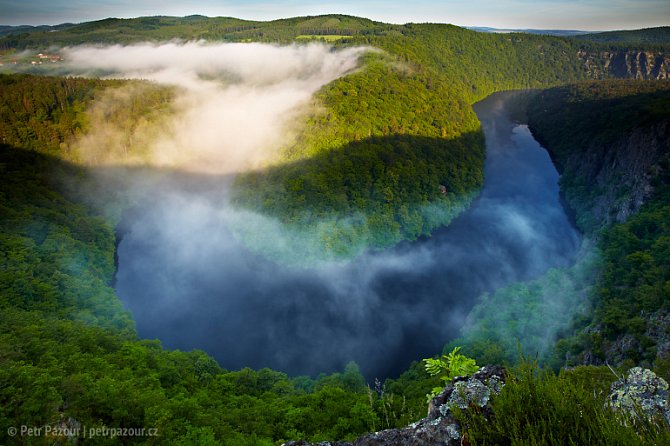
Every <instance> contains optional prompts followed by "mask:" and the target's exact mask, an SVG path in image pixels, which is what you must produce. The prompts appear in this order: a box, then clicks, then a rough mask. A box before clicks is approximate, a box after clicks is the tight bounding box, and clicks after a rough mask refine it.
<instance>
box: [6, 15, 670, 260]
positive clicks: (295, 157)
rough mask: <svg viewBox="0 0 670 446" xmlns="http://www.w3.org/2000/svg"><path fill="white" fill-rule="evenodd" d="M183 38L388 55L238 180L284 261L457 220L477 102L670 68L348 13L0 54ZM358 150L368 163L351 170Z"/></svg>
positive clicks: (16, 40)
mask: <svg viewBox="0 0 670 446" xmlns="http://www.w3.org/2000/svg"><path fill="white" fill-rule="evenodd" d="M175 38H177V39H184V40H193V39H204V40H207V41H210V42H221V41H224V42H249V41H256V42H273V43H302V42H309V41H313V40H317V41H318V40H326V41H328V42H329V43H330V44H332V45H334V46H335V47H336V48H340V47H346V46H370V47H376V48H380V49H382V50H384V52H383V53H381V54H380V53H371V54H368V55H367V56H366V57H365V58H364V60H363V63H362V69H361V70H360V71H358V72H356V73H353V74H351V75H348V76H346V77H344V78H342V79H339V80H337V81H335V82H332V83H330V84H329V85H327V86H325V87H324V88H323V89H322V90H321V91H319V92H318V93H317V95H316V97H315V99H314V101H313V103H312V105H311V108H310V109H309V110H308V113H307V119H306V120H305V121H304V123H303V127H302V129H301V131H300V132H299V134H298V135H297V137H296V139H295V143H293V144H292V145H290V146H288V147H285V148H284V150H283V153H282V156H281V157H279V159H278V160H276V161H277V162H276V164H275V165H274V166H270V167H269V168H268V169H266V170H261V171H257V172H253V173H250V174H248V175H241V176H240V177H239V178H238V180H237V187H236V190H237V192H236V194H235V200H234V201H235V203H236V205H237V206H239V207H241V208H245V209H248V210H252V211H255V212H260V213H262V214H265V215H270V216H272V217H276V218H277V219H279V220H280V221H281V222H282V224H283V225H284V227H285V228H286V230H287V231H288V233H289V234H293V235H292V236H291V237H290V238H291V239H292V240H295V241H296V242H295V243H291V244H288V245H287V244H286V243H277V244H273V241H272V240H264V241H262V242H261V243H260V245H258V243H257V242H254V241H253V238H252V237H248V236H246V235H245V234H244V228H238V229H237V230H238V231H239V232H240V236H241V237H242V238H245V239H246V240H248V242H249V243H250V245H252V247H253V248H254V249H257V250H258V251H262V252H263V253H264V254H266V255H270V256H272V257H274V258H276V259H284V260H286V259H288V258H289V257H292V258H293V259H298V260H299V261H307V262H310V261H313V260H315V259H324V258H325V259H330V258H341V257H351V256H353V255H356V254H358V253H360V252H361V251H362V250H364V249H367V248H369V247H373V248H383V247H387V246H390V245H393V244H395V243H397V242H399V241H400V240H412V239H415V238H417V237H419V236H421V235H427V234H430V233H431V231H432V230H433V229H435V228H436V227H439V226H443V225H445V224H448V223H449V222H450V221H451V219H452V218H453V217H454V216H455V215H457V214H458V213H459V212H460V211H461V210H462V209H464V208H465V207H466V206H467V205H468V203H469V201H470V200H471V199H472V198H473V197H474V196H475V195H476V193H477V191H478V189H479V187H480V186H481V182H482V174H481V172H482V166H483V149H484V146H483V139H482V138H481V132H480V131H479V128H478V127H479V123H478V121H477V118H476V116H475V115H474V113H473V112H472V109H471V107H470V105H471V104H472V103H474V102H476V101H477V100H479V99H482V98H484V97H485V96H487V95H488V94H490V93H492V92H494V91H498V90H505V89H516V88H538V87H544V86H552V85H557V84H560V83H565V82H569V81H578V80H583V79H587V78H600V77H608V76H624V77H626V76H630V77H638V76H640V77H649V78H658V77H665V76H667V74H668V71H669V70H670V66H669V65H668V64H667V63H666V56H665V55H664V54H665V53H657V54H656V53H655V56H654V58H653V59H649V62H647V63H645V64H642V65H640V64H639V63H636V64H633V65H631V64H630V63H628V62H627V61H628V60H629V59H631V60H632V59H635V60H637V59H639V57H637V56H636V55H635V54H634V53H632V52H630V51H622V52H621V53H620V56H617V57H619V58H623V62H622V63H620V61H619V59H616V58H615V59H616V60H615V63H612V58H613V57H615V56H616V54H614V53H612V52H611V51H610V52H606V51H605V47H600V46H599V45H598V44H595V43H584V42H578V41H575V40H571V39H567V38H558V37H551V36H538V35H529V34H504V35H502V34H485V33H478V32H475V31H470V30H466V29H463V28H459V27H456V26H452V25H440V24H406V25H389V24H383V23H378V22H373V21H370V20H367V19H361V18H356V17H350V16H342V15H328V16H318V17H298V18H291V19H282V20H276V21H271V22H251V21H244V20H240V19H233V18H207V17H202V16H190V17H185V18H174V17H144V18H138V19H105V20H101V21H97V22H90V23H84V24H79V25H72V26H65V25H64V26H63V27H61V28H59V29H58V31H54V32H44V31H42V30H35V31H33V32H27V33H23V34H12V35H8V36H5V37H4V38H2V39H0V48H6V50H5V55H4V58H5V60H12V58H14V57H18V58H19V65H21V59H20V57H21V56H20V55H21V54H25V53H20V52H19V50H20V49H24V48H31V49H32V51H34V52H35V53H37V52H39V51H47V49H48V48H53V47H57V46H63V45H76V44H82V43H95V44H111V43H120V44H130V43H134V42H140V41H154V42H159V41H165V40H170V39H175ZM607 48H609V47H607ZM645 57H646V56H645ZM24 65H25V66H27V67H28V68H27V69H28V71H31V70H33V71H34V70H39V69H41V67H40V66H37V67H36V68H35V67H34V66H32V65H30V62H28V61H27V60H26V62H24ZM48 65H55V66H58V63H56V64H48ZM9 66H10V67H11V66H12V65H11V64H9ZM622 67H623V68H622ZM36 72H39V71H36ZM477 135H479V136H477ZM397 137H398V138H397ZM414 138H416V140H417V141H420V144H419V145H420V146H421V147H423V148H424V149H422V150H421V151H420V152H415V153H414V156H415V158H414V159H412V160H411V162H409V161H408V160H406V159H404V157H402V156H398V154H399V153H405V150H404V149H403V146H404V145H406V144H408V143H410V142H411V141H412V140H413V139H414ZM465 147H467V150H464V148H465ZM352 151H355V152H356V153H357V156H359V157H360V160H359V161H360V163H358V164H356V165H352V166H349V164H351V162H349V161H347V158H348V156H349V155H348V153H350V152H352ZM326 154H328V155H327V156H326ZM437 154H440V156H437ZM342 172H348V174H347V175H341V173H342ZM350 176H351V177H355V178H356V181H351V180H350V179H348V177H350ZM399 179H402V180H403V181H398V180H399ZM443 190H446V191H447V193H443ZM313 228H317V229H316V230H313ZM289 260H290V261H291V259H289Z"/></svg>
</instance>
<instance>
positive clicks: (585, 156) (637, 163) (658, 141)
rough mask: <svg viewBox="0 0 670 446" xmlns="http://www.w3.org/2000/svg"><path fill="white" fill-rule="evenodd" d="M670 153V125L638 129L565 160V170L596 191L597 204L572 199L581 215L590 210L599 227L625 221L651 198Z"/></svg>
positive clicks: (571, 204)
mask: <svg viewBox="0 0 670 446" xmlns="http://www.w3.org/2000/svg"><path fill="white" fill-rule="evenodd" d="M669 153H670V122H669V121H664V122H661V123H658V124H656V125H654V126H652V127H650V128H640V129H635V130H633V131H632V132H631V133H629V134H628V135H625V136H624V137H623V138H620V139H618V140H616V141H614V143H603V141H601V140H594V141H592V143H591V145H590V146H589V147H588V148H587V149H586V150H583V151H582V152H576V153H575V154H574V156H572V157H570V158H568V159H567V160H565V162H564V165H563V166H561V167H562V169H561V170H562V171H567V172H570V174H571V175H573V176H576V177H578V178H582V179H583V181H584V182H585V183H586V184H587V185H588V187H589V189H590V190H596V191H598V192H599V193H598V194H596V196H595V198H594V201H593V202H584V203H581V202H580V200H583V199H584V197H583V196H580V197H577V199H572V200H570V197H568V200H569V204H570V206H571V207H573V208H575V209H576V210H577V211H578V212H579V211H583V210H582V209H580V208H581V207H586V208H588V209H589V210H590V212H591V214H592V215H593V218H594V219H595V220H596V221H598V222H599V226H604V225H609V224H610V223H622V222H625V221H626V220H627V219H628V218H629V217H630V216H631V215H633V214H635V213H637V211H638V210H639V209H640V207H641V206H642V205H643V204H644V203H645V202H646V201H647V199H648V198H649V197H650V196H651V194H652V193H653V191H654V189H653V187H652V179H653V178H654V177H656V176H657V175H658V174H659V171H658V169H659V168H660V167H659V160H660V159H661V158H662V157H663V156H667V154H669Z"/></svg>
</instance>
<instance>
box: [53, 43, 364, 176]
mask: <svg viewBox="0 0 670 446" xmlns="http://www.w3.org/2000/svg"><path fill="white" fill-rule="evenodd" d="M364 51H366V49H364V48H346V49H342V50H338V51H335V50H332V49H331V48H330V47H328V46H326V45H321V44H310V45H292V46H275V45H267V44H257V43H227V44H207V43H204V42H188V43H163V44H149V43H144V44H136V45H129V46H120V45H114V46H81V47H70V48H65V49H63V50H62V54H63V57H64V59H65V62H64V70H65V72H66V73H68V74H75V75H84V76H101V77H106V78H125V79H145V80H150V81H154V82H157V83H160V84H163V85H169V86H173V87H175V88H177V94H176V98H175V100H174V103H173V104H171V107H170V112H169V117H168V116H167V115H168V112H167V110H166V113H165V116H163V117H162V118H163V120H162V121H161V122H160V123H158V124H155V125H154V128H152V129H151V131H150V133H151V135H152V138H143V139H144V141H143V143H142V146H143V147H140V148H139V149H137V151H139V152H140V153H139V154H138V153H135V154H134V155H135V156H134V157H131V158H128V159H132V161H133V162H134V163H135V164H138V163H149V164H151V165H154V166H158V167H174V168H179V169H181V170H189V171H198V172H208V173H219V174H222V173H233V172H239V171H242V170H247V169H252V168H258V167H259V166H261V165H263V163H265V162H267V161H268V160H269V159H271V158H272V157H273V156H274V155H276V153H277V151H278V150H279V149H280V148H281V147H282V146H283V145H284V144H286V143H287V142H288V141H289V140H290V136H291V134H292V132H294V131H296V130H298V129H299V124H297V123H299V122H300V117H301V116H303V115H304V114H305V112H306V111H307V110H308V109H309V107H307V105H308V102H309V100H310V98H311V97H312V95H313V94H314V93H315V92H316V91H317V90H318V89H319V88H321V87H322V86H323V85H325V84H327V83H329V82H331V81H333V80H335V79H337V78H338V77H341V76H343V75H345V74H347V73H349V72H351V71H353V70H355V69H356V67H357V65H358V58H359V56H360V55H361V54H362V53H363V52H364ZM135 88H136V87H135ZM132 94H133V93H132V92H131V93H129V95H130V96H132ZM105 101H111V102H118V101H119V97H118V94H117V95H116V97H114V96H112V97H109V95H108V96H105V95H102V96H99V97H98V98H97V103H96V104H95V105H94V107H97V108H101V107H103V108H104V107H107V108H110V106H108V105H105ZM94 116H95V115H94ZM108 117H109V115H105V114H103V115H102V118H101V119H98V120H96V121H94V122H93V123H91V125H90V131H89V134H88V135H87V136H86V139H84V140H83V141H82V142H80V144H79V145H78V151H79V153H80V154H81V158H82V159H83V160H84V161H89V162H91V163H98V164H99V163H100V160H101V159H103V158H104V154H101V153H99V150H97V147H100V146H103V147H104V146H106V143H107V142H108V141H110V140H113V139H115V138H114V134H115V133H117V134H119V133H121V134H122V133H124V132H128V130H127V128H124V127H123V126H119V125H117V126H116V128H114V125H113V124H111V123H110V121H109V119H105V118H108ZM141 132H144V133H149V132H147V131H146V130H141ZM116 139H119V140H120V139H121V138H116ZM147 139H150V140H147ZM106 150H107V152H110V149H109V148H107V149H106ZM112 151H113V150H112ZM119 153H125V152H119ZM108 162H109V163H118V162H119V160H118V157H115V158H114V159H108Z"/></svg>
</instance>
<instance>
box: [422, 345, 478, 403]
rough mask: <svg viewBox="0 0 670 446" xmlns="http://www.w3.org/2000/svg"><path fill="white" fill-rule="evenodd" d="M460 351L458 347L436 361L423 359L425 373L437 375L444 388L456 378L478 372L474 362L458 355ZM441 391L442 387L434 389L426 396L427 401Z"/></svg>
mask: <svg viewBox="0 0 670 446" xmlns="http://www.w3.org/2000/svg"><path fill="white" fill-rule="evenodd" d="M460 350H461V348H460V347H455V348H454V349H453V350H452V351H451V352H450V353H449V354H448V355H442V357H440V358H437V359H434V358H427V359H424V362H425V363H426V365H425V368H426V372H428V374H429V375H430V376H438V375H439V376H440V379H441V380H442V381H443V382H444V385H445V386H446V385H447V384H449V383H450V382H451V381H452V380H453V379H454V378H456V377H457V376H465V375H470V374H472V373H475V372H476V371H477V370H479V367H478V366H477V363H476V362H475V360H474V359H472V358H468V357H467V356H465V355H462V354H460V353H459V351H460ZM442 389H443V387H434V388H433V390H432V391H431V392H430V393H429V394H427V395H426V397H427V398H428V401H430V400H431V399H432V398H434V397H436V396H437V395H438V394H439V393H440V392H441V391H442Z"/></svg>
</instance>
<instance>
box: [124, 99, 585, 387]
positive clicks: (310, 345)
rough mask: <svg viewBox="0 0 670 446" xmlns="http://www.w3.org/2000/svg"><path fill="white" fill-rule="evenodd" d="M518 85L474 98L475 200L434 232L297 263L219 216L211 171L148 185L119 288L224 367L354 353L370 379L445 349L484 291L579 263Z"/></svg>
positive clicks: (150, 332)
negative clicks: (481, 149)
mask: <svg viewBox="0 0 670 446" xmlns="http://www.w3.org/2000/svg"><path fill="white" fill-rule="evenodd" d="M516 95H518V93H513V92H508V93H498V94H494V95H492V96H490V97H489V98H487V99H485V100H484V101H482V102H480V103H478V104H476V105H475V111H476V113H477V115H478V116H479V119H480V121H481V122H482V126H483V129H484V133H485V135H486V147H487V158H486V165H485V183H484V188H483V190H482V193H481V196H480V197H479V198H478V199H477V200H475V202H474V203H473V205H472V207H471V208H470V209H469V210H468V211H466V212H464V213H463V214H462V215H461V216H460V217H458V218H457V219H456V220H454V222H453V223H452V224H451V225H450V226H449V227H447V228H443V229H441V230H439V231H436V232H435V233H434V234H433V236H432V237H430V238H425V239H422V240H419V241H417V242H413V243H403V244H401V245H400V246H398V247H396V248H394V249H390V250H387V251H384V252H380V253H371V254H365V255H363V256H361V257H360V258H358V259H356V260H354V261H352V262H350V263H348V264H346V265H330V266H320V267H318V268H314V269H304V268H295V267H288V266H282V265H278V264H276V263H273V262H271V261H268V260H265V259H263V258H260V257H259V256H257V255H255V254H253V253H251V252H249V251H248V250H246V249H245V248H244V247H243V246H242V245H240V244H239V243H238V242H237V241H236V240H235V239H234V238H233V237H232V236H231V235H230V233H229V232H228V231H227V230H226V227H225V225H223V224H222V221H223V220H224V215H225V212H226V210H225V205H222V204H221V202H220V200H217V199H214V198H211V197H215V196H218V197H220V191H221V187H219V186H213V185H212V184H213V183H212V181H211V178H210V179H208V180H207V185H205V186H200V187H196V188H193V187H191V186H192V184H191V185H190V186H189V187H182V186H181V185H180V183H179V182H178V181H174V182H172V183H171V184H170V185H169V186H165V187H161V188H160V191H156V192H153V193H152V195H151V196H150V197H149V198H148V199H147V200H146V202H145V203H143V204H142V206H141V207H138V208H137V209H134V210H133V211H132V212H130V213H129V214H128V215H129V216H128V217H127V218H126V219H125V220H124V222H123V223H122V231H123V233H124V236H123V239H122V241H121V243H120V244H119V247H118V271H117V276H116V288H117V291H118V294H119V296H121V298H122V300H123V301H124V303H125V305H126V306H127V307H128V308H129V309H130V311H131V312H132V314H133V317H134V319H135V321H136V323H137V329H138V332H139V335H140V336H141V337H143V338H157V339H160V340H161V341H162V342H163V344H164V345H165V346H166V347H169V348H177V349H181V350H191V349H201V350H204V351H206V352H207V353H209V354H211V355H212V356H214V357H215V358H216V359H217V360H218V361H219V363H220V364H221V366H222V367H225V368H228V369H237V368H240V367H245V366H249V367H253V368H261V367H271V368H273V369H277V370H282V371H285V372H287V373H289V374H292V375H300V374H308V375H315V374H317V373H319V372H331V371H337V370H341V369H342V368H343V367H344V366H345V365H346V363H347V362H349V361H351V360H354V361H356V362H357V363H358V365H359V366H360V367H361V370H362V372H363V373H364V374H365V376H366V377H367V378H368V380H371V379H373V378H374V377H379V378H386V377H392V376H397V375H398V374H399V373H400V372H402V371H403V370H404V369H406V368H407V366H408V365H409V364H410V362H411V361H413V360H418V359H421V358H424V357H428V356H431V355H433V354H435V353H438V352H439V351H440V350H441V349H442V346H443V345H444V344H445V343H446V342H447V341H449V340H450V339H453V338H454V337H456V336H458V334H459V329H460V327H461V326H462V324H463V322H464V320H465V317H466V316H467V314H468V312H469V310H470V308H471V307H472V306H473V304H475V303H476V301H477V297H478V296H479V295H480V294H482V293H483V292H486V291H492V290H495V289H496V288H498V287H500V286H503V285H505V284H507V283H510V282H513V281H519V280H525V279H529V278H533V277H537V276H539V275H541V274H542V273H543V272H544V271H546V270H547V269H548V268H550V267H556V266H564V265H568V264H570V263H571V262H572V260H573V256H574V255H575V254H576V251H577V249H578V246H579V243H580V238H579V235H578V234H577V232H576V231H575V230H574V228H573V227H572V226H571V224H570V222H569V220H568V218H567V216H566V214H565V212H564V210H563V208H562V207H561V204H560V202H559V194H558V174H557V172H556V170H555V168H554V166H553V165H552V163H551V160H550V158H549V156H548V154H547V152H546V151H545V150H544V149H543V148H542V147H541V146H540V145H539V144H538V143H537V142H536V141H535V140H534V139H533V137H532V135H531V133H530V132H529V130H528V128H527V127H526V126H525V125H520V124H518V123H515V122H514V121H513V120H512V117H511V116H512V113H511V110H510V109H511V104H512V103H513V102H514V100H513V99H514V97H515V96H516ZM215 183H216V182H214V184H215ZM210 189H211V190H210ZM209 192H211V193H209ZM217 193H218V194H217Z"/></svg>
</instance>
